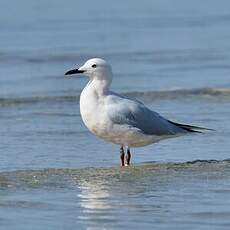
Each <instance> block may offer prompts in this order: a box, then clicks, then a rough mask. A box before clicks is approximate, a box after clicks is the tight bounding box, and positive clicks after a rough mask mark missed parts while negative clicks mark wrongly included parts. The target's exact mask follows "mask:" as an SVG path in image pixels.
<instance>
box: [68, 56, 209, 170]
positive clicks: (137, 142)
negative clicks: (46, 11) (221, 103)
mask: <svg viewBox="0 0 230 230" xmlns="http://www.w3.org/2000/svg"><path fill="white" fill-rule="evenodd" d="M72 74H80V75H85V76H87V77H89V82H88V84H87V85H86V86H85V88H84V89H83V90H82V92H81V95H80V113H81V117H82V120H83V122H84V124H85V125H86V127H87V128H88V129H89V130H90V131H91V132H92V133H93V134H95V135H96V136H98V137H99V138H102V139H104V140H106V141H109V142H112V143H114V144H117V145H119V146H120V161H121V166H125V165H130V159H131V152H130V148H132V147H142V146H145V145H149V144H153V143H156V142H159V141H160V140H163V139H166V138H172V137H178V136H181V135H184V134H188V133H194V132H200V131H198V130H202V129H206V128H202V127H197V126H192V125H185V124H180V123H176V122H173V121H170V120H168V119H166V118H164V117H162V116H161V115H159V114H158V113H156V112H154V111H152V110H150V109H149V108H147V107H146V106H145V105H144V104H143V103H142V102H140V101H138V100H136V99H133V98H128V97H125V96H122V95H120V94H118V93H115V92H112V91H110V85H111V82H112V78H113V74H112V68H111V66H110V65H109V64H108V63H107V62H106V61H105V60H103V59H101V58H92V59H89V60H88V61H86V62H85V64H84V65H83V66H81V67H80V68H77V69H72V70H69V71H68V72H66V73H65V75H72Z"/></svg>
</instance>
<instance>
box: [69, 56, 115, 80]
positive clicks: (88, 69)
mask: <svg viewBox="0 0 230 230" xmlns="http://www.w3.org/2000/svg"><path fill="white" fill-rule="evenodd" d="M72 74H82V75H86V76H88V77H89V78H91V79H94V78H97V79H102V80H105V79H111V77H112V68H111V66H110V65H109V64H108V63H107V62H106V61H105V60H104V59H102V58H92V59H89V60H88V61H86V62H85V64H84V65H83V66H81V67H79V68H77V69H72V70H69V71H68V72H66V73H65V75H72Z"/></svg>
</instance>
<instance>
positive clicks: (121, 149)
mask: <svg viewBox="0 0 230 230" xmlns="http://www.w3.org/2000/svg"><path fill="white" fill-rule="evenodd" d="M120 159H121V166H125V151H124V147H123V146H121V148H120Z"/></svg>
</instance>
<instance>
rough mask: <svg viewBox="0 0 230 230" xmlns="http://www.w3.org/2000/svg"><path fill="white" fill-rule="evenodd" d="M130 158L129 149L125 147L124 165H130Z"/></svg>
mask: <svg viewBox="0 0 230 230" xmlns="http://www.w3.org/2000/svg"><path fill="white" fill-rule="evenodd" d="M130 159H131V153H130V149H129V148H128V149H127V154H126V165H130Z"/></svg>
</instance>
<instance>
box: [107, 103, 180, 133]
mask: <svg viewBox="0 0 230 230" xmlns="http://www.w3.org/2000/svg"><path fill="white" fill-rule="evenodd" d="M109 117H110V120H111V121H112V122H113V123H115V124H119V125H128V126H131V127H134V128H137V129H139V130H140V131H141V132H142V133H144V134H147V135H172V134H177V133H180V132H183V131H184V130H183V129H181V128H179V127H177V126H175V125H174V124H172V123H170V122H168V120H166V119H165V118H163V117H162V116H160V115H159V114H158V113H156V112H154V111H152V110H150V109H148V108H147V107H146V106H145V105H144V104H142V103H138V102H136V101H132V100H129V99H123V100H122V101H121V102H118V103H116V104H115V105H113V106H111V108H110V110H109Z"/></svg>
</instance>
